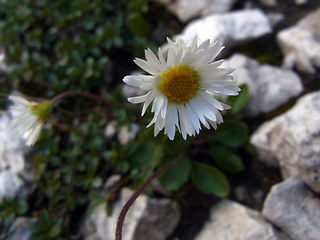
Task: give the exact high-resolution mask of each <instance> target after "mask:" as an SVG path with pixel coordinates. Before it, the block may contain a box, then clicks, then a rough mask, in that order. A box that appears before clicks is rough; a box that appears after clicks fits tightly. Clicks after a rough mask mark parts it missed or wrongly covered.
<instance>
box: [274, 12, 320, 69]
mask: <svg viewBox="0 0 320 240" xmlns="http://www.w3.org/2000/svg"><path fill="white" fill-rule="evenodd" d="M319 19H320V9H318V10H316V11H315V12H313V13H311V14H309V15H307V16H306V17H305V18H303V19H302V20H300V21H299V22H298V24H297V25H295V26H293V27H290V28H287V29H284V30H282V31H280V32H279V33H278V35H277V41H278V43H279V45H280V47H281V51H282V52H283V54H284V56H285V59H284V62H283V65H284V67H286V68H292V67H293V66H294V65H296V67H297V68H298V69H299V70H300V71H302V72H306V73H314V72H315V68H314V67H320V38H319V36H320V21H319Z"/></svg>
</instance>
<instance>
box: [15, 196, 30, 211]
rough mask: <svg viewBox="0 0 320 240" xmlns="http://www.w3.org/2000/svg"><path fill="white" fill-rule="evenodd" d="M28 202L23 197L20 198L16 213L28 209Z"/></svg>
mask: <svg viewBox="0 0 320 240" xmlns="http://www.w3.org/2000/svg"><path fill="white" fill-rule="evenodd" d="M28 208H29V206H28V202H27V201H26V200H25V199H20V200H18V202H17V213H18V214H24V213H26V212H27V211H28Z"/></svg>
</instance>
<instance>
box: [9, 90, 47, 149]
mask: <svg viewBox="0 0 320 240" xmlns="http://www.w3.org/2000/svg"><path fill="white" fill-rule="evenodd" d="M9 100H11V101H12V102H13V104H12V105H11V106H10V108H9V112H10V114H11V116H12V121H13V125H14V126H15V127H16V128H17V129H18V131H20V132H21V133H22V136H23V138H24V139H25V140H26V144H27V145H28V146H31V145H33V144H34V143H35V142H36V141H37V139H38V138H39V135H40V133H41V130H42V125H43V122H44V121H45V120H46V119H47V117H48V116H49V115H50V114H51V112H52V105H51V103H50V102H48V101H43V102H30V101H28V100H26V99H25V98H23V97H19V96H14V95H10V96H9Z"/></svg>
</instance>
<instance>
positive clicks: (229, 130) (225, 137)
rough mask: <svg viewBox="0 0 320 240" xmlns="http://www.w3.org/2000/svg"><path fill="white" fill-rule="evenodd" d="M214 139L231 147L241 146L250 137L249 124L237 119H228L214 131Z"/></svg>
mask: <svg viewBox="0 0 320 240" xmlns="http://www.w3.org/2000/svg"><path fill="white" fill-rule="evenodd" d="M212 139H213V140H215V141H217V142H219V143H222V144H223V145H226V146H229V147H234V148H236V147H240V146H241V145H243V144H245V143H246V141H247V139H248V129H247V125H246V124H244V123H242V122H240V121H236V120H227V121H225V122H224V123H223V124H221V126H220V127H219V128H218V129H217V131H216V132H215V133H214V135H213V137H212Z"/></svg>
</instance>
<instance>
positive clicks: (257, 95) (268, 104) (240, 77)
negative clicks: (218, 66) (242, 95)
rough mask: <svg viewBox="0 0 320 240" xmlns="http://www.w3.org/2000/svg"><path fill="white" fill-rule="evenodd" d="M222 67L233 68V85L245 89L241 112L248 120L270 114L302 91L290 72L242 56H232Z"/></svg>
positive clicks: (293, 74) (301, 87)
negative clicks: (247, 91)
mask: <svg viewBox="0 0 320 240" xmlns="http://www.w3.org/2000/svg"><path fill="white" fill-rule="evenodd" d="M222 66H223V67H226V68H234V69H235V71H234V72H233V73H232V74H231V75H232V76H233V77H234V79H235V80H236V81H237V83H238V84H239V85H240V84H247V85H248V86H249V91H250V99H249V103H248V105H247V107H246V109H245V111H244V114H246V115H248V116H256V115H258V114H260V113H267V112H270V111H272V110H274V109H276V108H277V107H280V106H281V105H282V104H284V103H286V102H287V101H288V100H289V99H291V98H293V97H296V96H298V95H299V94H300V93H301V92H302V90H303V86H302V83H301V80H300V78H299V76H298V75H297V74H295V73H294V72H292V71H290V70H284V69H281V68H278V67H274V66H271V65H267V64H259V63H258V62H257V61H255V60H253V59H250V58H248V57H246V56H244V55H242V54H234V55H233V56H232V57H231V58H229V59H226V60H225V61H224V63H223V65H222Z"/></svg>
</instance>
